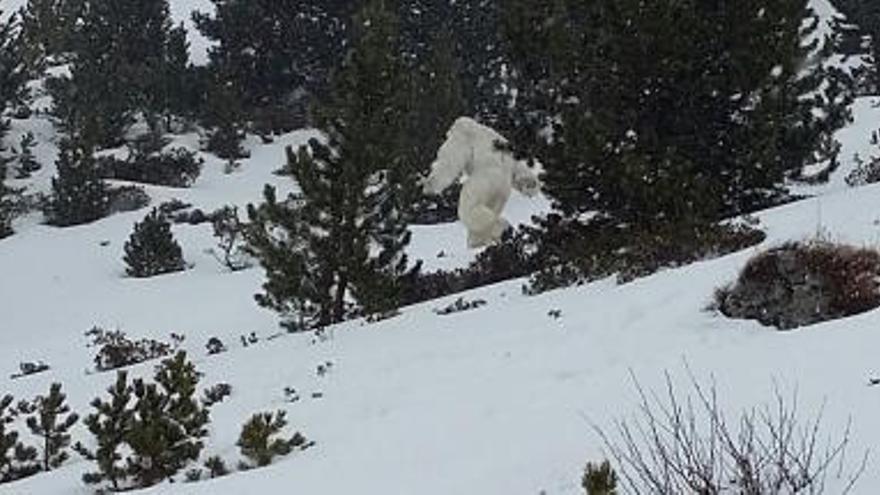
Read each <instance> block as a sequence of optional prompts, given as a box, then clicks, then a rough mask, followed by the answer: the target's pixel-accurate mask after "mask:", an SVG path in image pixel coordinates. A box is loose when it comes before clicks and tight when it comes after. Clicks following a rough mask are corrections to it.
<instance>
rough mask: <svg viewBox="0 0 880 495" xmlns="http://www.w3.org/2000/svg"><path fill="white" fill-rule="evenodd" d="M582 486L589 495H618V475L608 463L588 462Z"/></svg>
mask: <svg viewBox="0 0 880 495" xmlns="http://www.w3.org/2000/svg"><path fill="white" fill-rule="evenodd" d="M581 486H582V487H583V488H584V490H586V492H587V495H617V473H616V472H615V471H614V468H612V467H611V463H610V462H608V461H603V462H602V463H601V464H594V463H592V462H588V463H587V467H586V469H584V477H583V478H581Z"/></svg>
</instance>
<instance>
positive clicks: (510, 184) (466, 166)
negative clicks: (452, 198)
mask: <svg viewBox="0 0 880 495" xmlns="http://www.w3.org/2000/svg"><path fill="white" fill-rule="evenodd" d="M504 144H507V140H506V139H504V137H503V136H501V135H500V134H498V133H497V132H495V130H493V129H491V128H489V127H486V126H484V125H482V124H480V123H478V122H477V121H475V120H473V119H471V118H468V117H461V118H459V119H458V120H456V121H455V123H454V124H452V127H451V128H450V129H449V132H447V133H446V141H445V142H444V143H443V145H442V146H440V149H439V151H438V152H437V159H436V160H435V161H434V163H433V164H432V165H431V173H430V175H428V177H426V178H425V179H424V181H423V182H422V188H423V190H424V192H425V193H428V194H440V193H441V192H443V190H444V189H446V188H447V187H449V186H451V185H452V184H453V183H454V182H455V181H456V180H458V178H459V177H461V176H462V175H464V176H466V178H465V181H464V185H463V186H462V189H461V195H460V196H459V198H458V218H459V219H460V220H461V222H462V223H463V224H464V225H465V227H467V229H468V247H470V248H479V247H483V246H486V245H489V244H491V243H493V242H497V241H498V240H500V239H501V235H502V234H503V233H504V231H505V230H506V229H507V227H508V226H509V224H508V222H507V221H506V220H504V219H503V218H502V217H501V212H502V210H504V205H505V204H507V200H508V199H509V198H510V191H511V189H516V190H517V191H519V192H520V193H522V194H524V195H526V196H528V197H532V196H534V195H536V194H537V193H538V190H539V188H540V182H539V181H538V177H537V175H536V174H535V172H534V171H532V169H531V168H529V166H528V165H526V163H525V162H522V161H519V160H516V159H514V157H513V155H511V153H510V152H508V151H504V150H500V149H498V145H504Z"/></svg>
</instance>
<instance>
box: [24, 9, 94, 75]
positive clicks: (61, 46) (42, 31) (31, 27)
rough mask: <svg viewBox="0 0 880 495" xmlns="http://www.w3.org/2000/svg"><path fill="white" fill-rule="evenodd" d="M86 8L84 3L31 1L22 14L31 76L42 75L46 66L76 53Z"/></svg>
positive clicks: (26, 58) (25, 48)
mask: <svg viewBox="0 0 880 495" xmlns="http://www.w3.org/2000/svg"><path fill="white" fill-rule="evenodd" d="M83 6H84V2H83V0H28V2H27V4H25V5H24V6H23V7H22V8H21V9H20V10H19V17H20V18H21V25H22V36H23V45H24V51H25V60H26V61H27V66H28V68H29V71H30V73H31V74H33V75H39V74H40V72H41V71H42V70H43V69H44V68H45V66H46V63H47V62H49V61H50V60H52V59H58V58H59V57H61V56H63V55H65V54H67V53H68V52H70V51H71V50H72V49H73V40H74V36H75V33H76V22H77V19H79V16H80V14H81V12H82V9H83ZM56 61H58V60H56Z"/></svg>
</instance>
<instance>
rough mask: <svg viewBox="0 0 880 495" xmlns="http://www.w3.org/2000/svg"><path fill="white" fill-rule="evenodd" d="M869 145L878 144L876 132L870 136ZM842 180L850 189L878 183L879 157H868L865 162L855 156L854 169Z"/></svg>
mask: <svg viewBox="0 0 880 495" xmlns="http://www.w3.org/2000/svg"><path fill="white" fill-rule="evenodd" d="M871 144H873V145H875V146H877V145H878V144H880V137H878V134H877V131H874V132H873V133H872V134H871ZM844 180H845V181H846V184H847V185H848V186H850V187H858V186H864V185H867V184H874V183H876V182H880V157H878V156H870V157H868V160H867V161H865V160H864V159H862V158H861V157H860V156H856V168H855V169H853V170H852V171H851V172H850V173H849V174H847V176H846V178H845V179H844Z"/></svg>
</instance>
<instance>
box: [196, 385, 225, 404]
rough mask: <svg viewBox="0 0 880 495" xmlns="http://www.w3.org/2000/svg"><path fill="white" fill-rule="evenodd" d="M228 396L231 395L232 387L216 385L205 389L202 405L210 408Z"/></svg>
mask: <svg viewBox="0 0 880 495" xmlns="http://www.w3.org/2000/svg"><path fill="white" fill-rule="evenodd" d="M230 395H232V385H230V384H228V383H218V384H216V385H212V386H210V387H208V388H206V389H205V396H204V398H202V403H203V404H205V407H211V406H213V405H214V404H217V403H218V402H223V399H225V398H227V397H229V396H230Z"/></svg>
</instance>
